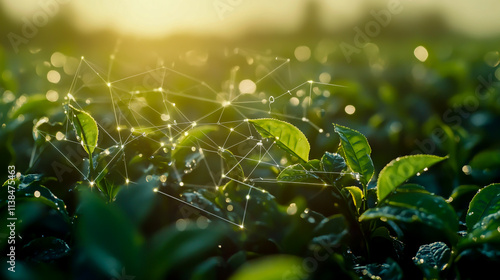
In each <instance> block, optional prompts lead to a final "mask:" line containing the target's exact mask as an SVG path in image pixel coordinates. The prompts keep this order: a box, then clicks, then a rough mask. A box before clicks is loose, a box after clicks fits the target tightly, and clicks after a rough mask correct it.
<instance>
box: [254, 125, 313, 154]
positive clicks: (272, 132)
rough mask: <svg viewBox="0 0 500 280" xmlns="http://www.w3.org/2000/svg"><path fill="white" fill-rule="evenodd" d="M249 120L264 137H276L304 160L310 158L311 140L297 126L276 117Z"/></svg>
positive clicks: (276, 139)
mask: <svg viewBox="0 0 500 280" xmlns="http://www.w3.org/2000/svg"><path fill="white" fill-rule="evenodd" d="M249 122H251V123H252V124H253V125H254V127H255V129H256V130H257V132H259V134H260V135H261V136H262V137H264V138H271V139H274V140H275V141H276V144H277V145H278V146H279V147H281V148H282V149H283V150H285V151H286V152H288V153H289V154H291V155H293V156H295V157H297V158H298V159H299V160H302V161H303V162H307V161H308V160H309V151H310V150H311V147H310V146H309V141H307V138H306V136H305V135H304V133H302V131H300V130H299V129H298V128H296V127H295V126H293V125H291V124H289V123H287V122H284V121H280V120H276V119H255V120H249Z"/></svg>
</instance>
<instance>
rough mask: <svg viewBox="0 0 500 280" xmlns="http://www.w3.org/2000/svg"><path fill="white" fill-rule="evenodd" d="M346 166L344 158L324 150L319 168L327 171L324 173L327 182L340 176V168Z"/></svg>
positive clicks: (342, 168)
mask: <svg viewBox="0 0 500 280" xmlns="http://www.w3.org/2000/svg"><path fill="white" fill-rule="evenodd" d="M346 167H347V165H346V163H345V160H344V158H343V157H342V156H341V155H339V154H337V153H329V152H326V153H325V154H324V155H323V157H321V168H322V169H323V171H324V172H328V173H326V174H325V177H326V178H327V179H328V182H329V183H333V182H335V181H337V180H338V179H339V178H340V176H341V172H342V170H344V168H346Z"/></svg>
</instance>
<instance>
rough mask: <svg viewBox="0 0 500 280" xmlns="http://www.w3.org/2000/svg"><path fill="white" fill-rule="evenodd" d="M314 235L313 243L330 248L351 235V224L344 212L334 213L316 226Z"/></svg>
mask: <svg viewBox="0 0 500 280" xmlns="http://www.w3.org/2000/svg"><path fill="white" fill-rule="evenodd" d="M314 236H315V237H314V238H313V239H312V240H311V244H316V245H318V246H323V247H324V246H328V247H329V248H333V247H337V246H339V245H340V244H342V243H344V242H345V241H346V239H347V238H348V237H349V224H348V223H347V220H346V219H345V217H344V216H343V215H342V214H336V215H333V216H331V217H329V218H327V219H324V220H322V221H321V222H320V223H319V224H318V225H317V226H316V227H315V228H314Z"/></svg>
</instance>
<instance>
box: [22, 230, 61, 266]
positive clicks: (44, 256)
mask: <svg viewBox="0 0 500 280" xmlns="http://www.w3.org/2000/svg"><path fill="white" fill-rule="evenodd" d="M69 251H70V248H69V246H68V244H66V242H64V240H61V239H59V238H55V237H52V236H47V237H40V238H36V239H33V240H31V241H30V242H29V243H28V244H26V245H24V246H23V249H22V253H23V255H24V256H26V257H27V258H28V259H29V260H30V261H35V262H52V261H55V260H57V259H60V258H62V257H65V256H67V255H68V253H69Z"/></svg>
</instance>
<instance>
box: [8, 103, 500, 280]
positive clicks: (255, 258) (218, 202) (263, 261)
mask: <svg viewBox="0 0 500 280" xmlns="http://www.w3.org/2000/svg"><path fill="white" fill-rule="evenodd" d="M65 110H66V114H67V116H68V125H71V126H72V130H73V137H75V139H76V140H77V141H79V142H80V144H81V146H82V148H83V149H84V151H85V152H86V153H87V155H88V159H87V160H86V161H85V164H86V165H87V167H86V170H87V172H86V173H85V174H82V179H83V181H80V182H77V183H76V184H75V186H76V189H75V190H77V191H78V198H77V199H78V201H79V202H78V207H77V208H76V209H75V210H74V212H73V213H71V214H70V212H68V211H67V207H66V205H65V203H64V202H63V201H62V200H61V199H58V198H57V197H56V196H55V195H54V194H53V193H52V192H51V191H50V190H49V188H47V187H46V186H50V184H51V180H53V178H47V177H44V176H41V175H37V174H30V175H21V176H20V177H19V178H17V179H16V189H17V196H18V200H17V203H18V205H19V206H18V207H19V210H18V211H19V213H20V215H21V219H22V220H23V226H22V228H21V229H20V232H22V234H21V235H22V237H23V239H22V240H23V244H24V245H23V249H22V257H23V259H24V260H25V263H23V264H22V266H21V268H20V270H21V271H22V273H23V274H22V275H23V276H26V277H29V278H31V279H36V278H37V276H36V273H37V272H36V271H42V270H44V271H46V272H47V271H48V273H51V275H55V277H56V278H57V277H61V278H64V277H66V275H68V274H74V273H76V274H79V275H86V276H88V277H95V276H96V275H107V276H108V277H118V276H117V275H119V274H120V271H121V272H122V274H123V273H127V274H130V275H134V276H136V277H137V278H138V279H163V278H164V277H166V276H168V277H182V278H185V277H191V278H195V279H202V278H203V279H206V278H221V277H222V278H231V279H255V277H258V278H260V279H306V278H308V279H323V278H328V277H333V276H334V277H336V278H342V279H360V278H361V279H410V278H415V279H421V278H425V279H450V278H460V279H469V278H474V277H477V276H478V275H484V276H485V277H486V275H491V274H489V273H493V272H494V271H495V268H494V267H491V266H490V264H492V263H495V262H498V261H499V259H500V254H499V252H500V219H499V215H500V212H499V211H500V202H499V200H500V184H491V185H488V186H485V187H483V188H481V189H479V190H478V192H477V194H475V195H474V196H473V198H472V199H471V200H470V204H469V205H468V208H467V209H456V207H457V206H458V205H454V204H453V202H454V201H457V200H461V199H464V200H467V199H466V198H464V197H465V196H466V195H469V194H470V191H469V190H468V189H467V188H465V187H463V188H461V189H457V191H456V192H454V193H453V194H452V196H451V197H450V198H448V199H445V198H443V197H441V196H438V195H435V194H432V193H430V192H429V191H427V190H426V188H425V187H424V186H421V185H418V184H415V183H411V181H409V180H411V179H412V177H414V176H419V175H420V174H421V173H423V172H426V171H427V170H428V169H429V168H431V166H433V165H435V164H438V163H440V162H442V161H445V160H446V159H447V158H446V157H438V156H433V155H423V154H421V155H411V156H405V157H398V158H396V159H394V160H393V161H391V162H390V163H388V164H387V165H386V166H385V167H384V168H383V169H382V170H381V171H380V172H379V173H378V175H376V172H375V168H374V165H373V162H372V160H371V153H372V151H371V148H370V145H369V144H368V141H367V139H366V138H365V136H363V135H362V134H361V133H359V132H358V131H355V130H353V129H350V128H348V127H344V126H341V125H337V124H334V128H335V132H336V133H337V134H338V136H339V138H340V145H339V147H338V149H337V151H336V152H335V153H332V152H329V151H326V152H324V154H323V156H322V157H321V158H319V159H310V158H309V153H310V144H309V142H308V140H307V138H306V136H305V135H304V134H303V133H302V132H301V131H300V130H299V129H298V128H296V127H295V126H293V125H291V124H289V123H287V122H284V121H281V120H277V119H270V118H265V119H249V120H248V123H249V124H251V125H252V126H253V127H254V129H255V130H256V131H257V132H258V133H259V134H260V136H261V137H262V139H263V140H264V139H268V141H270V142H271V143H272V145H276V146H278V147H279V148H280V149H281V150H282V151H284V152H285V153H286V154H287V155H288V157H289V159H290V162H291V163H293V164H290V165H288V166H286V168H283V169H282V170H281V171H280V170H278V169H274V171H273V172H275V173H274V174H275V176H276V181H275V184H273V185H274V186H267V185H265V182H263V181H262V182H259V180H248V177H247V176H246V175H245V170H246V169H245V168H244V167H242V166H241V165H240V163H241V162H242V161H241V160H239V159H238V158H237V157H236V156H235V155H233V154H232V153H231V152H230V151H229V150H227V149H221V150H219V151H218V154H217V155H214V156H212V157H213V158H210V159H209V162H210V163H212V162H213V161H215V160H217V161H222V162H223V163H224V165H223V167H224V168H223V171H222V175H221V176H222V178H223V180H222V181H221V182H220V183H221V184H220V185H219V186H218V187H217V188H215V189H213V190H209V189H204V188H196V187H190V186H189V184H188V182H187V181H186V185H185V186H183V184H179V182H183V181H182V180H183V177H184V176H185V175H186V174H188V173H190V172H194V171H193V170H196V169H199V166H200V165H199V162H200V161H201V160H205V159H204V158H205V157H207V158H209V157H211V156H208V155H205V154H204V152H203V149H201V148H200V149H199V150H196V149H194V150H193V149H191V148H190V147H191V143H194V142H198V141H203V140H204V139H205V138H206V137H207V136H206V135H207V134H209V133H210V132H211V131H214V130H216V129H215V128H214V127H211V126H200V127H197V128H193V129H192V130H191V131H190V134H189V135H184V136H181V137H179V138H178V139H176V140H175V141H173V142H171V143H168V144H165V148H167V149H170V151H171V152H169V153H166V154H164V155H158V154H157V155H156V156H155V157H143V156H139V154H140V153H145V152H147V151H148V150H151V149H156V148H155V145H153V144H152V142H155V143H156V142H157V141H151V139H153V140H155V137H160V138H158V140H161V137H162V136H161V135H155V134H154V133H151V134H150V135H149V136H150V137H149V138H148V139H146V138H141V139H139V140H138V141H137V142H136V143H137V144H136V146H135V148H137V151H136V155H135V156H133V157H132V158H130V159H129V161H128V164H129V166H130V167H131V168H130V169H131V170H133V169H139V170H141V169H143V168H144V169H147V174H149V175H148V176H150V177H149V178H148V176H144V175H143V174H138V175H133V174H130V176H131V178H132V179H133V180H134V181H136V182H138V184H137V186H126V185H124V186H121V187H120V186H119V185H118V184H116V183H115V182H114V181H113V177H112V176H108V174H110V173H109V172H108V171H110V170H112V169H113V168H114V166H115V164H116V163H117V162H118V159H121V158H122V157H123V156H124V151H123V150H124V149H123V147H116V146H111V147H108V148H106V149H103V150H102V151H101V152H99V153H97V152H96V151H97V150H96V147H97V139H98V135H99V128H98V125H97V123H96V121H95V120H94V118H93V117H92V116H91V115H90V114H89V113H87V112H85V111H84V110H81V109H77V108H75V107H74V106H71V105H69V104H68V105H66V107H65ZM64 125H65V124H62V123H50V122H48V120H44V121H42V122H38V123H37V124H36V125H35V127H34V138H35V140H36V141H37V142H36V143H37V145H38V147H39V148H40V149H43V147H44V146H45V145H48V144H47V142H45V141H43V140H46V139H48V138H47V136H55V134H56V131H59V130H60V129H61V127H63V126H64ZM66 137H71V136H70V134H69V133H68V134H67V135H66ZM162 146H163V145H162ZM185 163H189V164H190V170H191V171H189V172H186V173H184V172H181V173H179V172H178V170H182V168H185ZM269 168H270V169H271V170H273V168H272V166H271V167H269ZM151 176H157V178H161V179H158V180H152V179H151V178H152V177H151ZM162 176H163V177H162ZM2 191H3V192H7V186H6V185H4V187H3V188H2ZM155 193H156V194H158V193H161V194H165V195H167V196H169V197H171V198H177V200H179V201H181V202H182V201H183V203H185V205H186V207H188V208H189V211H198V212H196V213H195V215H194V219H191V218H192V217H191V215H188V216H184V218H183V219H179V220H176V219H177V218H176V216H177V215H178V214H179V213H180V214H182V211H186V208H181V210H175V207H174V208H172V206H173V205H172V200H169V201H165V199H161V197H159V196H158V195H155ZM182 205H184V204H182ZM188 205H189V206H188ZM461 205H463V204H461ZM229 206H230V208H231V211H228V210H229V209H230V208H229ZM1 207H2V208H3V209H5V208H6V207H7V202H6V201H5V200H2V205H1ZM454 207H455V208H454ZM179 211H180V212H179ZM200 211H201V212H200ZM5 212H6V211H2V213H5ZM457 212H466V214H465V223H464V221H463V220H462V221H461V220H460V217H459V215H457V214H456V213H457ZM176 213H177V214H176ZM200 214H203V215H206V218H204V219H203V218H202V217H203V216H200ZM155 216H157V217H160V219H161V217H165V219H166V222H163V223H160V225H158V223H152V222H151V221H152V218H154V217H155ZM200 218H202V219H200ZM207 218H208V219H207ZM48 220H50V221H51V222H50V223H45V221H48ZM191 220H196V222H193V221H191ZM172 222H175V223H176V226H174V227H172V226H170V227H168V226H167V225H168V224H170V223H172ZM165 226H166V227H165ZM266 255H267V256H266ZM247 261H248V263H247ZM47 263H52V264H53V265H47ZM68 263H72V264H74V265H75V268H74V271H67V270H63V271H57V270H56V269H55V268H54V267H59V268H62V267H64V266H65V265H67V264H68ZM84 265H85V266H84ZM87 265H90V267H91V268H90V269H88V268H86V267H87ZM478 268H480V271H479V272H478V270H477V269H478ZM125 269H126V270H125Z"/></svg>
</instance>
